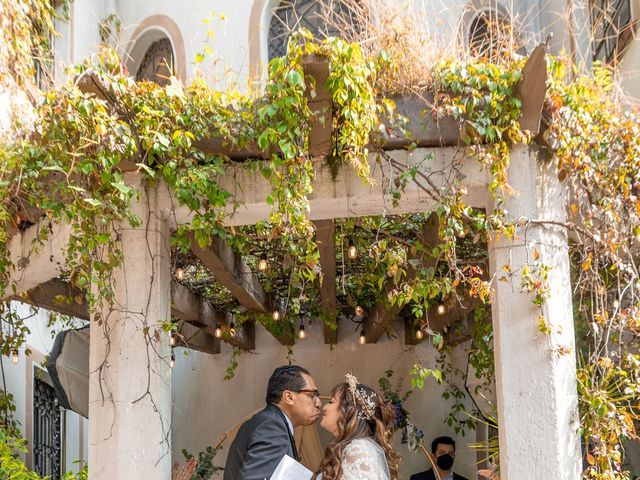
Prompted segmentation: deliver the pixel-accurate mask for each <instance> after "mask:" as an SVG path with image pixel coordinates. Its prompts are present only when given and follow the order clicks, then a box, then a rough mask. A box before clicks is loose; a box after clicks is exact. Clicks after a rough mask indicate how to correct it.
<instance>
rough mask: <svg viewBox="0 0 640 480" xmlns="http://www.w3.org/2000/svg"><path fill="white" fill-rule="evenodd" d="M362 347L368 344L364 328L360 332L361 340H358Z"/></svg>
mask: <svg viewBox="0 0 640 480" xmlns="http://www.w3.org/2000/svg"><path fill="white" fill-rule="evenodd" d="M358 341H359V343H360V345H364V344H365V343H367V336H366V335H365V334H364V328H363V329H362V330H360V340H358Z"/></svg>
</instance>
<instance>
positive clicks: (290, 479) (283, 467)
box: [271, 455, 313, 480]
mask: <svg viewBox="0 0 640 480" xmlns="http://www.w3.org/2000/svg"><path fill="white" fill-rule="evenodd" d="M312 476H313V472H312V471H311V470H309V469H308V468H306V467H305V466H304V465H302V464H301V463H298V462H296V461H295V460H294V459H293V458H291V457H290V456H289V455H285V456H284V457H282V460H280V463H279V464H278V467H277V468H276V471H275V472H273V475H271V480H311V477H312Z"/></svg>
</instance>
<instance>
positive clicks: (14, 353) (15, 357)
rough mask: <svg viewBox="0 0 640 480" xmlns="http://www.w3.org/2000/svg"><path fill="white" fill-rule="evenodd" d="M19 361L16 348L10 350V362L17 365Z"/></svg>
mask: <svg viewBox="0 0 640 480" xmlns="http://www.w3.org/2000/svg"><path fill="white" fill-rule="evenodd" d="M19 361H20V355H19V353H18V350H17V349H13V350H11V362H13V363H14V364H16V365H17V364H18V362H19Z"/></svg>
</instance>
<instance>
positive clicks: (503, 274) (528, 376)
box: [489, 146, 581, 480]
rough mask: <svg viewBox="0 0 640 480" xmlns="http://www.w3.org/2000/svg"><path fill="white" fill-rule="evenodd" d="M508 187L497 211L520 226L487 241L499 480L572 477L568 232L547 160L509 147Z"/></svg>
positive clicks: (576, 471) (575, 473) (574, 401)
mask: <svg viewBox="0 0 640 480" xmlns="http://www.w3.org/2000/svg"><path fill="white" fill-rule="evenodd" d="M509 183H510V185H511V186H512V187H513V188H514V189H515V191H516V193H515V194H514V195H513V196H510V197H509V198H507V200H506V202H505V204H504V205H503V208H505V209H506V210H507V212H506V215H507V217H508V218H511V219H516V220H517V219H520V222H519V225H520V226H519V227H518V228H517V230H516V235H515V237H514V238H513V239H509V238H506V237H505V236H504V235H503V236H501V237H500V238H499V239H495V240H494V241H493V242H492V243H491V244H490V245H489V258H490V266H491V270H492V274H493V275H494V279H495V284H494V287H495V293H496V297H495V301H494V303H493V306H492V315H493V326H494V347H495V368H496V390H497V401H498V402H497V403H498V405H497V407H498V423H499V432H500V433H499V435H500V437H499V440H500V478H502V479H503V480H527V479H531V480H534V479H540V478H553V479H554V480H578V479H579V478H580V477H581V460H580V438H579V434H578V427H579V417H578V397H577V386H576V385H577V384H576V360H575V338H574V326H573V309H572V299H571V279H570V273H569V255H568V245H567V235H566V231H565V229H564V228H562V227H561V226H559V225H560V224H562V223H563V222H564V221H565V208H566V201H565V200H566V195H567V192H566V187H565V186H564V185H562V184H561V182H559V180H558V178H557V174H556V170H555V164H554V162H553V161H548V160H543V159H539V158H537V155H536V152H535V150H534V149H532V148H529V147H523V146H519V147H515V148H514V149H513V151H512V153H511V166H510V168H509ZM526 220H531V222H528V223H527V222H526ZM540 221H542V222H543V223H539V222H540ZM548 222H553V223H548Z"/></svg>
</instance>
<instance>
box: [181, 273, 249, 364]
mask: <svg viewBox="0 0 640 480" xmlns="http://www.w3.org/2000/svg"><path fill="white" fill-rule="evenodd" d="M171 315H172V316H173V317H175V318H177V319H180V320H183V321H185V322H188V323H190V324H192V325H195V326H197V327H198V328H200V329H201V330H202V331H204V332H206V333H208V334H209V335H211V336H212V337H214V338H215V331H216V328H217V327H218V324H220V327H221V328H222V329H223V331H228V328H229V324H230V322H231V320H230V318H231V317H230V314H226V313H224V312H220V311H218V310H216V309H215V308H214V307H213V306H212V305H211V303H210V302H209V301H208V300H206V299H204V298H202V297H201V296H200V295H198V294H197V293H195V292H193V291H192V290H190V289H189V288H187V287H185V286H184V285H181V284H180V283H178V282H177V281H176V280H173V281H172V283H171ZM252 323H253V322H245V323H244V324H243V325H241V326H237V327H236V329H235V330H236V335H235V336H233V337H231V336H228V335H224V336H223V337H222V340H224V341H225V342H227V343H229V344H230V345H233V346H235V347H238V348H242V349H243V350H255V348H256V340H255V326H254V325H252ZM215 340H216V342H217V343H218V352H219V350H220V340H219V339H217V338H215Z"/></svg>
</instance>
